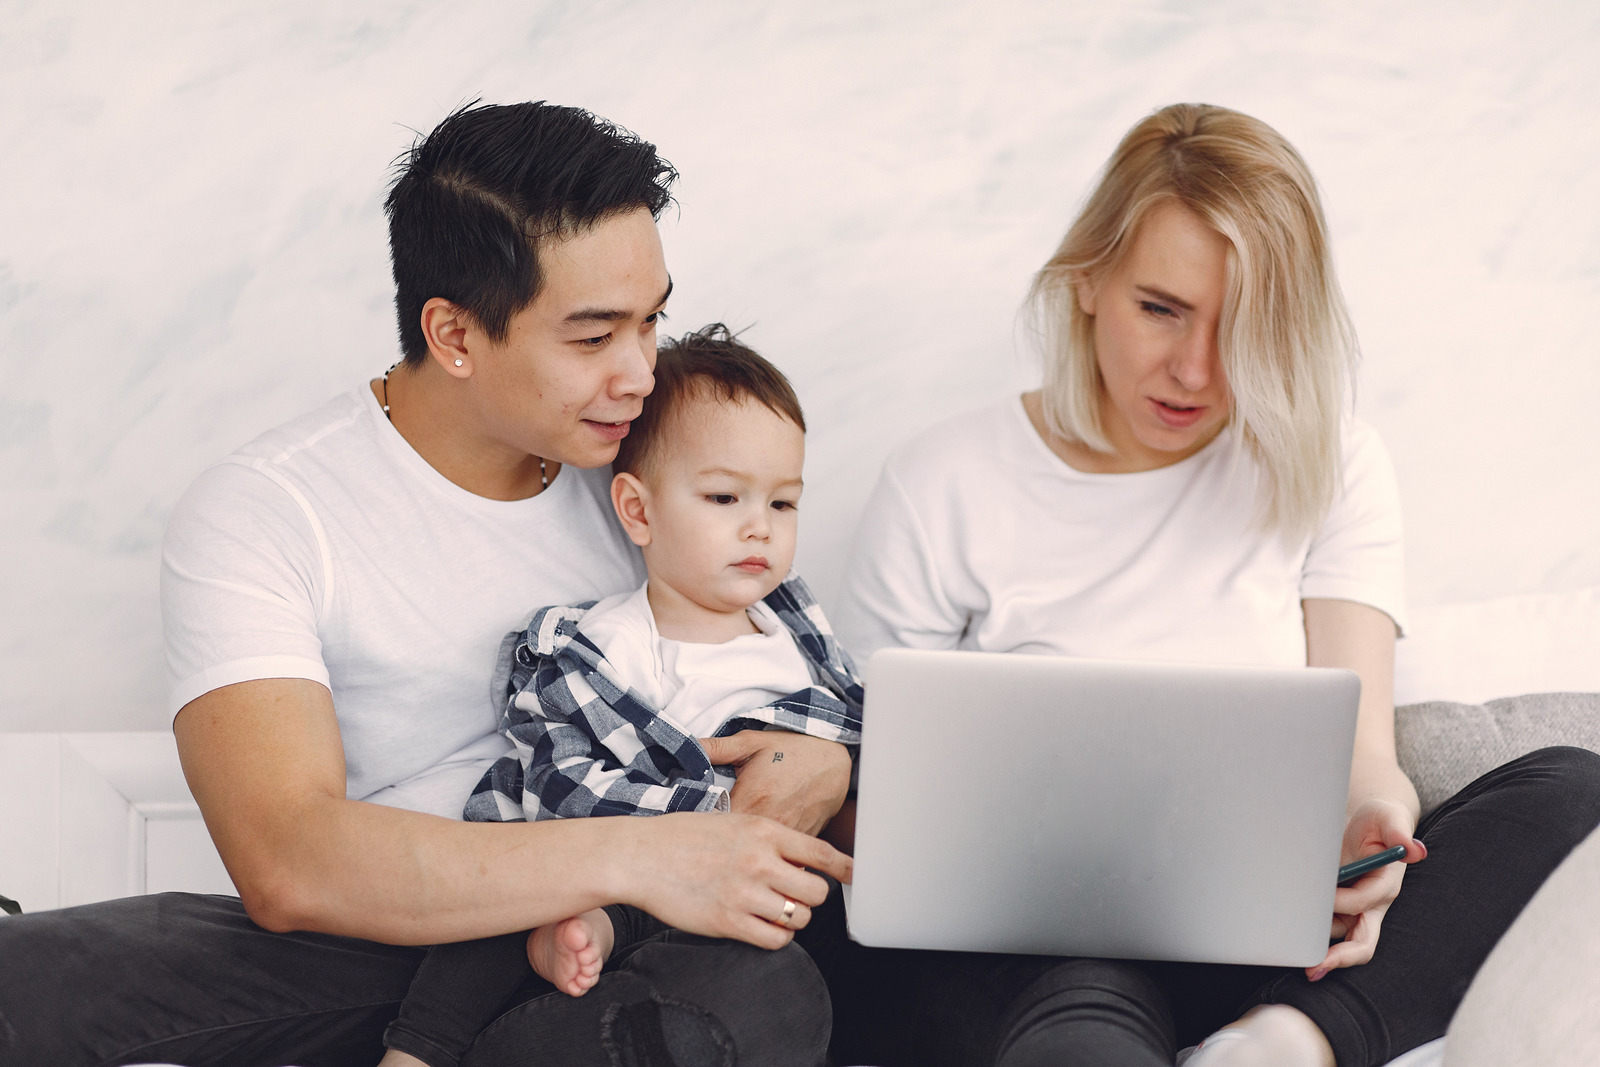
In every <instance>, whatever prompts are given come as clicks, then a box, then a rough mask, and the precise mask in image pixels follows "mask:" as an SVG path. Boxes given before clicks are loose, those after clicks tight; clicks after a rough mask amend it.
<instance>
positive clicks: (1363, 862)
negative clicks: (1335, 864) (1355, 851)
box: [1339, 845, 1406, 885]
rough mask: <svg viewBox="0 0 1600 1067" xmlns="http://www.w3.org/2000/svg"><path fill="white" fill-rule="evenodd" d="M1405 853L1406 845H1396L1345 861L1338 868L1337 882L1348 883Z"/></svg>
mask: <svg viewBox="0 0 1600 1067" xmlns="http://www.w3.org/2000/svg"><path fill="white" fill-rule="evenodd" d="M1405 854H1406V846H1404V845H1396V846H1394V848H1386V849H1384V850H1383V851H1382V852H1374V853H1373V854H1372V855H1370V856H1363V857H1362V858H1361V859H1358V860H1356V861H1355V862H1353V863H1347V864H1345V865H1344V866H1343V867H1340V868H1339V884H1340V885H1349V884H1350V883H1351V882H1354V881H1355V880H1356V879H1357V878H1360V877H1361V876H1362V875H1363V874H1366V873H1367V872H1368V871H1375V870H1377V869H1378V868H1379V867H1385V866H1388V865H1389V864H1391V863H1393V862H1394V861H1395V860H1398V859H1404V858H1405Z"/></svg>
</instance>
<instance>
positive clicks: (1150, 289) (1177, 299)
mask: <svg viewBox="0 0 1600 1067" xmlns="http://www.w3.org/2000/svg"><path fill="white" fill-rule="evenodd" d="M1134 288H1135V289H1137V290H1139V291H1140V292H1141V293H1144V294H1145V295H1147V296H1153V297H1155V298H1156V299H1157V300H1159V301H1161V302H1162V303H1163V304H1171V305H1173V306H1174V307H1180V308H1182V309H1183V310H1185V311H1193V310H1194V305H1193V304H1191V303H1189V301H1187V300H1185V299H1184V298H1183V297H1181V296H1173V295H1172V294H1171V293H1169V292H1167V291H1166V290H1164V289H1157V288H1156V287H1155V286H1153V285H1135V286H1134Z"/></svg>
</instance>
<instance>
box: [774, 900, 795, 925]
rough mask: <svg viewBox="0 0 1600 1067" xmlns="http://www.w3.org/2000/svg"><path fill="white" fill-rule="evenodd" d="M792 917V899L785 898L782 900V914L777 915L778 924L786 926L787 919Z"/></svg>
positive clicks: (787, 923)
mask: <svg viewBox="0 0 1600 1067" xmlns="http://www.w3.org/2000/svg"><path fill="white" fill-rule="evenodd" d="M792 918H794V901H792V900H788V899H785V900H784V902H783V914H782V915H780V916H778V925H779V926H783V927H787V926H788V925H789V920H790V919H792Z"/></svg>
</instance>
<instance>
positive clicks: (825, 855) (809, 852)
mask: <svg viewBox="0 0 1600 1067" xmlns="http://www.w3.org/2000/svg"><path fill="white" fill-rule="evenodd" d="M785 829H786V830H787V834H786V836H785V838H784V841H783V843H782V846H781V847H780V849H779V851H780V853H781V854H782V855H783V858H784V859H786V860H788V861H789V862H790V863H793V864H795V865H797V866H800V867H810V868H811V869H812V870H814V871H821V872H822V873H823V874H828V875H832V876H833V877H834V878H836V879H838V880H839V881H841V882H844V883H846V884H849V882H850V879H851V877H852V876H853V874H854V872H855V860H853V859H851V858H850V857H849V856H847V855H845V854H844V853H843V852H840V851H839V850H838V849H836V848H834V847H833V846H832V845H830V844H828V843H827V842H826V841H824V840H822V839H821V838H820V837H810V836H807V835H806V834H803V833H800V832H799V831H798V830H788V829H787V828H785ZM818 903H821V902H820V901H818Z"/></svg>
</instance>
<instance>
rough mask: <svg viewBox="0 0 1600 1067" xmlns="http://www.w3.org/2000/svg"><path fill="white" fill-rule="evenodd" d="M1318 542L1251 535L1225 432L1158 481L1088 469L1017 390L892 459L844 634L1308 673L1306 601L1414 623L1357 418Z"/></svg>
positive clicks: (1235, 446)
mask: <svg viewBox="0 0 1600 1067" xmlns="http://www.w3.org/2000/svg"><path fill="white" fill-rule="evenodd" d="M1343 439H1344V471H1343V474H1344V484H1343V489H1342V491H1341V492H1340V494H1339V496H1338V498H1337V499H1336V500H1335V502H1334V504H1333V507H1332V509H1331V511H1330V512H1329V514H1328V516H1327V518H1326V519H1325V521H1324V522H1323V523H1322V526H1321V528H1320V529H1319V530H1318V531H1317V532H1316V534H1315V535H1314V536H1312V537H1310V538H1308V539H1304V540H1301V541H1299V542H1298V543H1294V544H1285V543H1284V541H1283V539H1282V538H1280V537H1279V536H1277V535H1275V534H1272V533H1270V532H1264V531H1263V529H1262V528H1261V527H1260V525H1259V518H1258V516H1259V502H1258V501H1259V498H1258V490H1259V485H1260V482H1261V472H1260V469H1259V467H1258V466H1257V464H1256V463H1255V462H1254V461H1253V460H1252V459H1251V458H1250V456H1249V454H1248V452H1247V450H1245V449H1244V448H1243V447H1241V446H1240V444H1239V442H1238V439H1237V436H1236V435H1234V434H1232V433H1228V432H1224V433H1222V434H1220V435H1218V437H1217V438H1216V439H1215V440H1214V441H1212V442H1211V443H1210V444H1209V445H1207V446H1206V447H1205V448H1203V449H1201V450H1200V451H1199V452H1197V453H1195V454H1194V455H1192V456H1190V457H1189V458H1187V459H1185V460H1183V461H1182V462H1179V463H1175V464H1173V465H1172V466H1170V467H1163V468H1161V469H1159V470H1152V471H1141V472H1137V473H1131V474H1091V473H1085V472H1083V471H1079V470H1076V469H1074V468H1073V467H1071V466H1069V465H1067V464H1066V463H1065V462H1063V461H1062V460H1061V459H1060V458H1059V457H1058V456H1056V455H1055V454H1054V453H1053V452H1051V451H1050V449H1049V447H1048V446H1047V445H1046V444H1045V442H1044V441H1043V440H1042V439H1041V438H1040V437H1039V434H1038V432H1037V431H1035V430H1034V428H1033V425H1032V423H1031V422H1030V421H1029V419H1028V415H1027V412H1026V410H1025V409H1024V408H1023V406H1022V402H1021V399H1020V398H1019V397H1011V398H1008V399H1007V400H1005V401H1004V402H1002V403H998V404H995V405H992V406H990V407H987V408H983V409H980V410H978V411H973V412H969V413H967V414H963V415H960V416H957V417H956V418H953V419H950V420H948V421H946V422H943V423H941V424H939V425H936V426H934V427H932V428H930V429H928V430H927V431H925V432H923V433H922V434H920V435H919V436H917V437H916V438H914V439H912V440H911V441H910V442H908V443H907V444H905V445H903V446H901V447H900V448H899V449H898V450H896V451H895V452H894V453H893V454H892V455H891V456H890V458H889V460H888V463H887V464H886V465H885V468H884V471H883V475H882V477H881V478H880V479H879V481H878V485H877V488H876V489H875V490H874V492H873V494H872V497H871V499H870V501H869V502H868V505H867V509H866V512H865V514H864V515H863V517H862V520H861V526H860V529H859V531H858V533H857V537H856V545H855V551H854V553H853V556H852V559H851V563H850V566H849V568H848V570H847V572H846V576H845V583H844V592H843V597H842V602H841V607H840V610H839V611H838V612H837V613H836V616H835V619H836V629H837V631H838V634H839V636H840V639H841V640H842V641H843V642H844V644H845V646H846V647H847V648H849V649H850V650H851V652H852V653H854V654H855V655H856V656H857V657H858V658H865V657H866V656H868V655H870V654H871V653H872V652H873V651H875V650H877V649H879V648H884V647H906V648H962V649H976V650H981V651H987V652H1032V653H1053V654H1059V655H1070V656H1085V657H1097V658H1106V659H1148V660H1171V661H1189V662H1207V663H1238V664H1261V665H1268V666H1292V665H1304V663H1305V661H1306V644H1305V621H1304V616H1303V613H1302V611H1301V606H1300V602H1301V600H1303V599H1307V598H1329V599H1339V600H1353V601H1356V602H1358V603H1362V604H1368V605H1371V606H1372V607H1375V608H1377V609H1378V610H1379V611H1382V612H1385V613H1386V614H1388V615H1389V616H1390V618H1392V619H1394V620H1395V623H1396V626H1397V627H1400V626H1403V625H1404V592H1403V588H1402V577H1401V531H1400V506H1399V492H1398V489H1397V486H1396V483H1395V477H1394V471H1393V468H1392V466H1391V464H1390V462H1389V457H1388V454H1387V453H1386V452H1385V450H1384V448H1383V444H1382V442H1380V441H1379V440H1378V437H1377V434H1376V433H1375V432H1374V431H1373V430H1372V429H1371V428H1370V427H1368V426H1366V425H1365V424H1363V423H1361V422H1359V421H1356V420H1349V421H1347V423H1346V425H1345V428H1344V434H1343Z"/></svg>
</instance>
